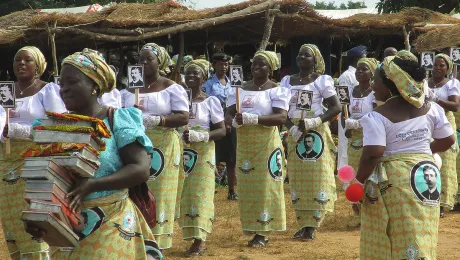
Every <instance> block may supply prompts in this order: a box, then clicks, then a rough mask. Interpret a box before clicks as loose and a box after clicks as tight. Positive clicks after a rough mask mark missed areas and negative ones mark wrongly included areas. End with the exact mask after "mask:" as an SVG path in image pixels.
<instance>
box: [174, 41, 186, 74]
mask: <svg viewBox="0 0 460 260" xmlns="http://www.w3.org/2000/svg"><path fill="white" fill-rule="evenodd" d="M184 46H185V43H184V33H183V32H181V33H179V57H177V62H176V67H175V68H174V73H173V74H172V80H174V81H175V82H177V83H181V77H180V68H181V66H182V59H183V58H184V48H185V47H184Z"/></svg>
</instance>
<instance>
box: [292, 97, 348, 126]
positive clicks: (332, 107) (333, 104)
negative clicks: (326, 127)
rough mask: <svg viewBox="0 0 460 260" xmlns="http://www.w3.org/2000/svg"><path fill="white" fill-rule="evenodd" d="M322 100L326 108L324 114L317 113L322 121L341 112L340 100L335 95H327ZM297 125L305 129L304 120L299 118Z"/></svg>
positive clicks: (330, 118) (328, 119)
mask: <svg viewBox="0 0 460 260" xmlns="http://www.w3.org/2000/svg"><path fill="white" fill-rule="evenodd" d="M324 102H326V104H327V107H328V109H327V111H326V112H325V113H324V114H321V115H319V117H320V118H321V121H322V122H323V123H324V122H327V121H331V120H332V118H334V117H335V116H336V115H338V114H339V113H340V112H342V105H340V101H339V98H338V97H337V96H332V97H328V98H326V99H325V100H324ZM291 123H292V122H291ZM291 126H292V125H291ZM298 126H299V129H300V130H301V131H303V130H304V129H305V122H304V121H303V120H300V121H299V124H298ZM286 127H289V126H288V124H286ZM289 129H290V128H289Z"/></svg>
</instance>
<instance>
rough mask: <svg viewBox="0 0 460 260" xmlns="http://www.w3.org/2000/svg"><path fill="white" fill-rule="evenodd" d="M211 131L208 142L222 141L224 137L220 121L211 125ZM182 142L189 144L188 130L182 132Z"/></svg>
mask: <svg viewBox="0 0 460 260" xmlns="http://www.w3.org/2000/svg"><path fill="white" fill-rule="evenodd" d="M211 129H212V130H211V131H210V132H209V140H219V139H222V138H223V137H224V136H225V135H226V129H225V123H224V121H221V122H219V123H216V124H212V125H211ZM184 140H185V142H186V143H190V141H189V132H188V130H185V131H184Z"/></svg>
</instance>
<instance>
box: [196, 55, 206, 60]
mask: <svg viewBox="0 0 460 260" xmlns="http://www.w3.org/2000/svg"><path fill="white" fill-rule="evenodd" d="M196 60H206V55H204V54H201V55H200V56H198V57H196Z"/></svg>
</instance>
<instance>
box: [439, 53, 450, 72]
mask: <svg viewBox="0 0 460 260" xmlns="http://www.w3.org/2000/svg"><path fill="white" fill-rule="evenodd" d="M437 58H443V59H444V60H445V61H446V63H447V75H450V74H452V70H453V69H454V64H453V63H452V60H451V59H450V57H449V56H448V55H446V54H444V53H439V54H438V55H436V56H435V59H437Z"/></svg>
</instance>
